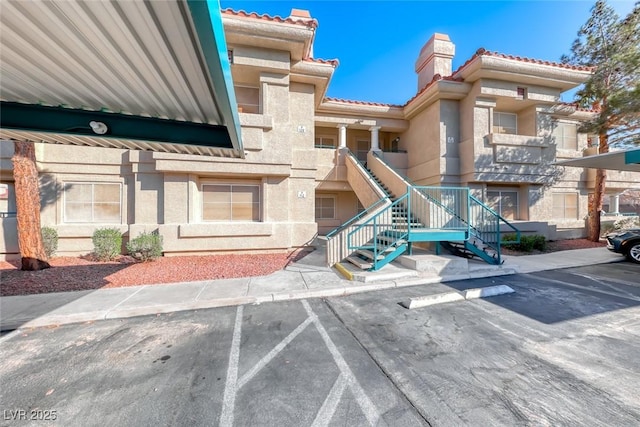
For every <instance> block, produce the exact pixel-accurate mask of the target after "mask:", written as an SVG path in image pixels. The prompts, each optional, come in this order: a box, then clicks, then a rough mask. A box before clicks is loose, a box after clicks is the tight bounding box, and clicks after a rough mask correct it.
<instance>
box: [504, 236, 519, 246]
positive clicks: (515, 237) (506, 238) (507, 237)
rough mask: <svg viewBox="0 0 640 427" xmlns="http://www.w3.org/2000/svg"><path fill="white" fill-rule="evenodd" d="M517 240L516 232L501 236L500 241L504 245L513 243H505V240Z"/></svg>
mask: <svg viewBox="0 0 640 427" xmlns="http://www.w3.org/2000/svg"><path fill="white" fill-rule="evenodd" d="M516 240H518V236H517V235H516V234H505V235H504V236H502V241H503V242H505V244H506V245H513V244H515V243H507V242H515V241H516Z"/></svg>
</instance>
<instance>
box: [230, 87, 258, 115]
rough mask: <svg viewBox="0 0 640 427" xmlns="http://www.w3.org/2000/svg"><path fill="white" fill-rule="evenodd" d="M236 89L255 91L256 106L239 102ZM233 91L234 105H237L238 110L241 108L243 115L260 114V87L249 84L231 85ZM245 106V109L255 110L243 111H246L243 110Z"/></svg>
mask: <svg viewBox="0 0 640 427" xmlns="http://www.w3.org/2000/svg"><path fill="white" fill-rule="evenodd" d="M237 88H240V89H252V90H256V91H257V92H258V97H257V98H256V101H257V104H249V103H246V102H240V97H239V96H238V91H237ZM233 91H234V95H235V97H236V104H238V107H239V108H242V112H243V113H248V114H260V104H261V102H260V87H259V86H251V85H249V84H235V85H233ZM245 106H247V107H255V108H249V110H255V111H245V110H246V109H245V108H244V107H245Z"/></svg>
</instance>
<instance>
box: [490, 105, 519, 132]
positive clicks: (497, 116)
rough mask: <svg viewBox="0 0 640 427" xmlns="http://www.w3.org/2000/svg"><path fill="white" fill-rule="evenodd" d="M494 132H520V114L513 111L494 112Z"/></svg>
mask: <svg viewBox="0 0 640 427" xmlns="http://www.w3.org/2000/svg"><path fill="white" fill-rule="evenodd" d="M493 133H508V134H511V135H517V134H518V115H517V114H513V113H501V112H498V111H494V112H493Z"/></svg>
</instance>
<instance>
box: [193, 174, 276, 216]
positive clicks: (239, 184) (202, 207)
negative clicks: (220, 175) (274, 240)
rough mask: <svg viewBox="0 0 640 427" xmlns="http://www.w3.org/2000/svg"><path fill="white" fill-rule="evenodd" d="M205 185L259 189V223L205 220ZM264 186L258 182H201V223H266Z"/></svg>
mask: <svg viewBox="0 0 640 427" xmlns="http://www.w3.org/2000/svg"><path fill="white" fill-rule="evenodd" d="M205 185H230V186H233V185H238V186H243V187H258V220H257V221H253V220H251V221H247V220H234V219H230V220H218V219H204V187H205ZM262 193H263V191H262V184H261V183H259V182H256V181H247V182H242V181H215V180H206V181H201V182H200V221H201V222H203V223H207V224H222V223H234V224H238V223H243V222H247V223H257V222H264V221H263V217H264V216H263V214H264V213H263V205H264V202H263V200H262Z"/></svg>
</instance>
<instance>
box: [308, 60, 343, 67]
mask: <svg viewBox="0 0 640 427" xmlns="http://www.w3.org/2000/svg"><path fill="white" fill-rule="evenodd" d="M304 61H308V62H317V63H318V64H330V65H332V66H333V67H337V66H338V65H339V64H340V61H338V60H337V59H320V58H304Z"/></svg>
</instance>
